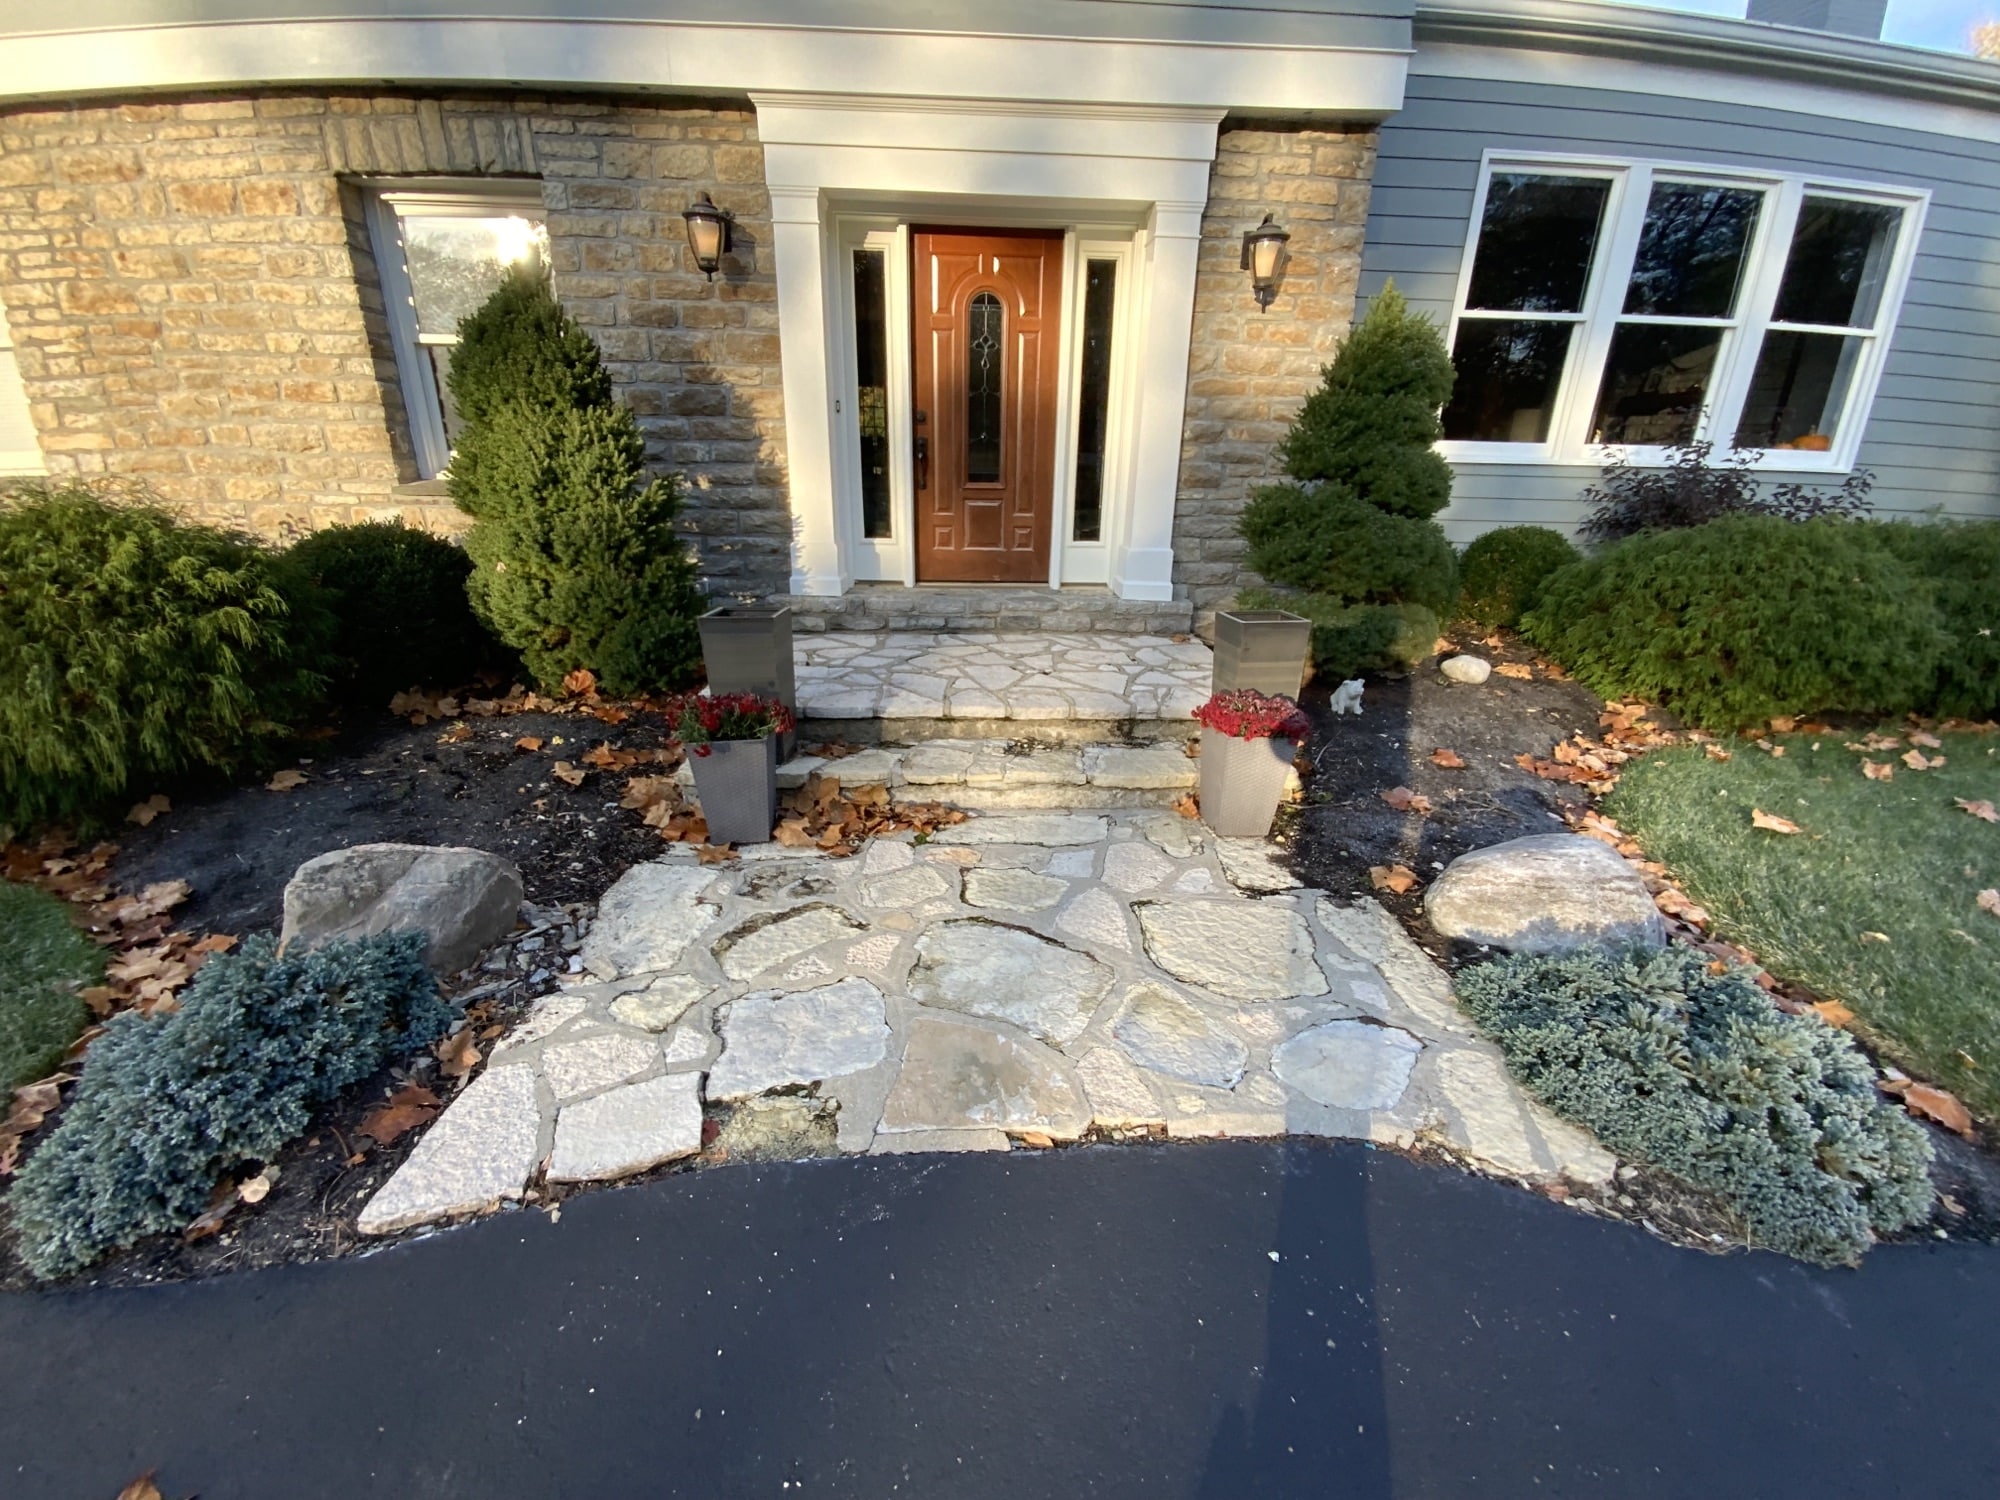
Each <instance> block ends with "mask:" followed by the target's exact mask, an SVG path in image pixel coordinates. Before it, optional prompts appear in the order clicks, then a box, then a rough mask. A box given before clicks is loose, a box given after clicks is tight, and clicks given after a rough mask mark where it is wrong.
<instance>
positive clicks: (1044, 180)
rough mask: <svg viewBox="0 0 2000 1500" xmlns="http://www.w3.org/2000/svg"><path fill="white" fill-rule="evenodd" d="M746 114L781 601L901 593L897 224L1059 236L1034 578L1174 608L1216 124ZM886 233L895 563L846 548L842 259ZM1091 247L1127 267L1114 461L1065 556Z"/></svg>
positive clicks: (794, 107)
mask: <svg viewBox="0 0 2000 1500" xmlns="http://www.w3.org/2000/svg"><path fill="white" fill-rule="evenodd" d="M753 100H754V102H755V104H756V106H757V122H758V134H759V136H760V138H761V139H762V141H763V144H764V171H765V179H766V182H767V184H768V185H769V188H770V193H771V218H772V238H773V242H774V243H773V247H772V249H773V254H774V256H775V260H776V271H777V280H778V323H779V338H780V343H781V349H782V361H783V367H784V392H785V443H786V461H787V468H788V470H789V475H790V481H791V501H792V517H793V526H794V542H793V553H792V558H793V562H792V579H791V588H792V592H793V593H796V594H841V593H845V592H846V591H847V590H848V589H849V588H850V587H851V586H852V585H853V584H854V582H855V581H856V579H857V578H868V577H878V578H879V577H888V578H890V579H891V580H892V581H894V580H895V579H896V578H897V577H900V579H901V581H903V582H905V583H908V582H910V581H912V579H913V577H914V567H915V558H914V552H913V550H912V549H911V548H910V547H909V545H908V538H909V526H908V524H907V523H908V521H909V519H911V518H913V515H914V496H913V491H912V490H911V489H910V486H909V485H908V481H907V476H904V477H903V478H902V479H901V480H900V481H899V479H898V477H897V467H898V466H899V465H902V466H904V467H906V466H907V455H908V453H909V435H908V431H907V423H908V406H909V399H910V398H909V386H908V379H909V376H908V373H907V372H908V361H909V339H908V331H909V327H908V324H909V315H910V314H909V286H908V271H907V268H908V264H909V260H908V248H907V227H906V226H907V225H908V224H909V223H910V222H912V221H917V220H920V221H922V222H927V223H963V224H966V225H968V226H977V227H987V228H1000V227H1024V228H1025V227H1051V226H1053V227H1061V228H1063V229H1064V230H1065V231H1066V239H1065V247H1064V271H1065V275H1064V288H1063V296H1064V304H1065V306H1064V311H1065V317H1064V319H1063V331H1062V342H1061V343H1060V345H1059V354H1060V356H1061V370H1062V383H1061V385H1060V387H1059V392H1058V402H1059V405H1058V422H1059V425H1058V433H1059V434H1061V441H1060V442H1059V444H1058V461H1057V476H1056V477H1057V498H1056V506H1055V517H1054V520H1053V523H1052V524H1054V525H1055V526H1057V527H1058V528H1060V529H1059V530H1058V531H1057V533H1056V535H1055V536H1054V537H1053V538H1052V539H1051V546H1050V549H1049V555H1050V573H1049V583H1050V586H1051V587H1057V586H1060V585H1061V584H1062V583H1064V582H1084V581H1099V580H1101V581H1103V582H1106V583H1108V584H1109V585H1110V586H1111V588H1112V590H1113V592H1115V593H1116V594H1118V595H1119V596H1120V597H1121V598H1126V599H1147V600H1158V601H1165V600H1170V599H1172V598H1173V517H1174V495H1175V490H1176V488H1177V486H1178V483H1179V477H1180V442H1181V421H1182V415H1183V413H1184V412H1185V410H1186V406H1187V366H1188V346H1189V340H1190V332H1191V326H1192V322H1193V314H1194V283H1195V262H1196V252H1197V250H1198V248H1199V245H1200V239H1201V215H1202V209H1203V207H1204V206H1205V203H1206V200H1207V196H1208V173H1209V166H1210V163H1211V162H1212V161H1213V159H1214V156H1215V142H1216V126H1217V125H1218V124H1219V123H1220V120H1221V111H1219V110H1216V109H1206V108H1203V109H1181V108H1161V107H1144V108H1133V107H1124V106H1092V105H1056V106H1047V105H1035V106H1029V105H1013V104H1007V103H989V102H959V101H939V100H909V99H898V98H884V97H872V98H857V97H854V96H844V95H821V94H782V95H776V94H756V95H753ZM885 230H886V231H888V232H890V233H893V234H894V235H895V236H897V239H896V240H895V241H894V243H895V245H896V247H897V248H898V249H899V250H900V252H901V253H899V254H897V255H894V256H892V257H891V271H890V277H889V289H888V296H889V298H890V307H889V315H890V324H889V337H890V350H891V355H890V410H891V418H892V421H891V430H890V453H891V496H892V502H893V504H894V506H895V514H896V516H897V517H898V518H899V519H900V520H902V521H903V522H904V524H903V525H902V526H901V527H900V536H899V537H897V538H892V539H890V541H891V545H890V546H888V547H884V546H882V545H881V544H880V543H870V542H869V541H868V539H866V538H864V537H862V536H861V534H860V530H861V527H860V504H859V499H860V497H859V480H860V470H859V461H858V446H857V445H856V443H855V440H854V439H853V437H852V435H851V434H850V432H849V428H850V427H851V426H852V416H853V401H854V394H853V374H854V361H853V355H852V350H851V339H850V337H849V333H848V330H849V329H851V328H852V326H853V324H852V300H851V299H852V290H851V288H852V276H851V264H850V262H849V260H848V257H847V253H846V252H847V251H848V250H851V249H852V248H854V245H855V243H856V241H855V238H854V236H855V235H856V234H857V233H859V234H861V235H863V236H866V235H867V234H869V233H871V232H872V233H881V232H883V231H885ZM1118 236H1122V239H1120V238H1114V237H1118ZM1105 245H1110V246H1112V247H1114V249H1122V253H1123V256H1124V257H1125V259H1124V264H1123V265H1122V266H1121V269H1120V278H1119V279H1120V282H1121V285H1120V287H1119V291H1118V306H1117V315H1116V321H1115V324H1114V331H1113V344H1114V351H1115V352H1114V366H1115V369H1116V374H1115V376H1114V382H1113V398H1112V399H1113V415H1114V417H1115V418H1116V419H1117V420H1116V421H1115V422H1114V425H1113V429H1112V432H1111V434H1110V435H1109V436H1110V439H1111V441H1113V442H1115V443H1116V444H1117V447H1116V449H1115V450H1113V451H1112V452H1110V453H1108V454H1107V476H1106V477H1107V483H1106V486H1105V497H1104V508H1105V518H1104V531H1103V540H1102V541H1101V542H1099V543H1096V544H1071V543H1066V541H1065V538H1066V537H1067V536H1068V533H1069V531H1070V529H1071V528H1070V522H1069V507H1070V487H1071V475H1072V474H1073V471H1074V457H1075V421H1076V406H1075V401H1074V399H1073V396H1072V395H1071V394H1070V393H1071V392H1072V391H1073V388H1074V383H1075V373H1076V368H1077V361H1078V346H1077V343H1076V341H1075V334H1074V330H1075V327H1076V323H1077V317H1076V313H1077V311H1078V310H1079V307H1080V304H1079V303H1078V302H1077V300H1076V299H1077V297H1078V295H1079V291H1078V288H1079V285H1080V277H1079V276H1078V275H1076V274H1075V273H1076V271H1077V270H1078V268H1079V266H1080V261H1081V258H1082V257H1083V256H1085V255H1098V254H1101V253H1104V252H1102V251H1100V249H1099V248H1098V247H1100V246H1105ZM898 267H900V268H901V269H900V270H899V269H897V268H898ZM1128 270H1129V271H1130V273H1131V274H1129V275H1128V274H1127V271H1128ZM899 282H900V286H899V285H898V283H899ZM899 323H900V331H899ZM899 361H901V363H902V365H903V370H904V373H903V375H902V376H901V379H902V382H903V385H902V394H901V399H900V400H899V399H898V395H897V390H896V386H897V381H898V375H897V365H898V362H899ZM899 408H900V409H901V411H902V418H901V421H902V424H903V426H904V430H903V431H902V432H900V433H899V432H898V430H897V424H896V413H897V411H898V410H899ZM1114 457H1115V460H1116V461H1115V462H1113V461H1112V459H1113V458H1114ZM1114 473H1115V475H1116V479H1115V484H1114V481H1113V477H1112V476H1113V474H1114Z"/></svg>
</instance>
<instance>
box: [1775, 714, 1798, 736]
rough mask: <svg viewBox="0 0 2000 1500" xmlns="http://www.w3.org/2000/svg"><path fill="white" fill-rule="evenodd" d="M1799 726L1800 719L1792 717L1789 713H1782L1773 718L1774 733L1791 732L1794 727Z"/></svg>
mask: <svg viewBox="0 0 2000 1500" xmlns="http://www.w3.org/2000/svg"><path fill="white" fill-rule="evenodd" d="M1798 727H1799V721H1798V720H1797V719H1794V718H1792V717H1790V716H1789V715H1783V714H1781V715H1779V716H1778V717H1777V718H1774V719H1773V720H1771V732H1772V733H1773V734H1790V733H1791V732H1792V731H1793V730H1794V729H1797V728H1798Z"/></svg>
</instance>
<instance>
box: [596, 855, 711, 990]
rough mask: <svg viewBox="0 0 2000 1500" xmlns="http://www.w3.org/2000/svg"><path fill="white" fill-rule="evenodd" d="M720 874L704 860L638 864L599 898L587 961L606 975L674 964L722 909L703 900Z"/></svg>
mask: <svg viewBox="0 0 2000 1500" xmlns="http://www.w3.org/2000/svg"><path fill="white" fill-rule="evenodd" d="M714 882H715V874H714V872H713V871H712V870H709V869H706V868H704V867H702V866H700V865H687V864H682V863H679V862H667V861H655V862H653V863H651V864H644V865H634V866H633V867H632V868H631V869H629V870H627V871H626V872H625V873H624V874H623V875H621V876H619V877H618V880H617V882H616V883H615V884H614V885H613V886H612V887H611V889H610V890H608V891H606V892H605V893H604V895H603V898H602V899H601V900H599V902H598V903H597V919H596V920H595V921H594V922H592V923H591V924H590V932H589V934H588V935H587V936H585V938H584V940H583V949H582V957H583V966H584V968H586V969H588V970H589V971H590V972H591V973H593V974H595V975H597V976H598V978H600V979H622V978H624V977H625V976H626V975H628V974H643V973H647V972H649V971H652V970H655V969H671V968H672V967H673V966H674V965H675V964H676V963H678V962H679V961H680V958H681V955H682V954H683V953H685V952H686V951H687V948H688V945H689V944H690V943H692V942H693V941H694V940H695V939H696V938H698V937H700V936H701V935H702V934H703V933H704V932H706V931H707V930H708V929H709V927H710V926H711V925H712V924H713V923H714V922H715V920H716V918H717V917H718V916H719V915H720V913H719V912H718V911H717V910H716V908H715V907H714V906H713V905H710V904H709V903H707V902H704V901H702V900H700V899H698V898H699V897H700V895H701V893H702V892H703V891H706V890H707V889H708V888H709V886H711V885H712V884H714Z"/></svg>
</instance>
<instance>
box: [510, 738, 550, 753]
mask: <svg viewBox="0 0 2000 1500" xmlns="http://www.w3.org/2000/svg"><path fill="white" fill-rule="evenodd" d="M542 744H543V740H542V737H541V736H540V735H538V734H524V735H522V736H521V737H520V738H519V739H518V740H516V741H514V748H515V749H516V750H526V751H528V752H529V753H530V754H532V753H534V752H535V751H537V750H539V749H541V748H542Z"/></svg>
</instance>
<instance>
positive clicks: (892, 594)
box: [769, 583, 1194, 635]
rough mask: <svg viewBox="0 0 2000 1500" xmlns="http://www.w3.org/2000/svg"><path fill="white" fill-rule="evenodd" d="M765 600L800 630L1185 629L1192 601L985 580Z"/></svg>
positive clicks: (873, 586) (860, 587)
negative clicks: (785, 610)
mask: <svg viewBox="0 0 2000 1500" xmlns="http://www.w3.org/2000/svg"><path fill="white" fill-rule="evenodd" d="M769 602H771V603H773V604H783V605H787V606H789V607H790V609H791V611H792V628H793V629H795V630H799V631H843V630H923V631H948V630H1019V631H1040V630H1086V631H1099V630H1116V631H1130V632H1133V633H1134V634H1144V635H1174V634H1185V633H1186V632H1187V631H1188V630H1189V629H1191V628H1192V625H1193V620H1194V606H1193V605H1191V604H1189V603H1188V602H1187V601H1186V600H1181V601H1179V602H1178V603H1174V602H1158V601H1153V600H1144V599H1120V598H1119V597H1118V596H1117V595H1116V594H1113V593H1112V592H1111V591H1110V590H1109V589H1107V588H1103V587H1101V586H1095V585H1081V586H1075V585H1073V586H1070V587H1067V588H1060V589H1049V588H1004V587H999V586H987V585H983V584H918V585H917V586H916V587H915V588H904V587H903V586H902V585H901V584H890V583H863V584H857V585H856V586H855V587H853V588H852V589H849V590H848V591H847V592H846V593H844V594H837V595H818V594H782V595H778V596H775V597H774V598H772V599H771V600H770V601H769Z"/></svg>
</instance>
